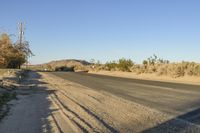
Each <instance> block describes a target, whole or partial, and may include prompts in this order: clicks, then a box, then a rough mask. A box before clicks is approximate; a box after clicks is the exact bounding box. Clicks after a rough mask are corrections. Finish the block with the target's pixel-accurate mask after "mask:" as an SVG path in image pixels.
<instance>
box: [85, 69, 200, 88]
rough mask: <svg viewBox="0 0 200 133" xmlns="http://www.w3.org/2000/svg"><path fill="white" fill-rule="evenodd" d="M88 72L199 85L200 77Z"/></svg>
mask: <svg viewBox="0 0 200 133" xmlns="http://www.w3.org/2000/svg"><path fill="white" fill-rule="evenodd" d="M89 73H93V74H100V75H108V76H116V77H124V78H134V79H144V80H155V81H163V82H175V83H187V84H197V85H200V77H195V76H184V77H179V78H171V77H169V76H157V75H156V74H135V73H131V72H119V71H89Z"/></svg>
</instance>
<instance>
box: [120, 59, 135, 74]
mask: <svg viewBox="0 0 200 133" xmlns="http://www.w3.org/2000/svg"><path fill="white" fill-rule="evenodd" d="M132 66H133V61H132V60H130V59H124V58H122V59H119V63H118V69H119V70H120V71H123V72H130V71H131V70H130V68H131V67H132Z"/></svg>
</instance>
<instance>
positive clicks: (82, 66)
mask: <svg viewBox="0 0 200 133" xmlns="http://www.w3.org/2000/svg"><path fill="white" fill-rule="evenodd" d="M89 65H91V63H89V62H87V61H85V60H76V59H66V60H56V61H51V62H49V63H45V64H40V65H37V66H38V67H40V68H42V69H55V68H56V67H62V66H67V67H75V70H87V68H88V66H89Z"/></svg>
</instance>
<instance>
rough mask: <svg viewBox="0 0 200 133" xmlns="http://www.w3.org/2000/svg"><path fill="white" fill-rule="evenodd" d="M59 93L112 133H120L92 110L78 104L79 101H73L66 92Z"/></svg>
mask: <svg viewBox="0 0 200 133" xmlns="http://www.w3.org/2000/svg"><path fill="white" fill-rule="evenodd" d="M59 93H61V94H62V95H64V96H65V97H66V98H68V99H70V100H71V101H72V102H74V103H75V104H76V105H78V106H79V107H80V108H82V109H83V110H84V111H85V112H87V113H88V115H90V116H92V117H93V118H94V119H96V120H97V121H98V122H99V123H101V124H102V125H103V126H105V127H106V128H107V129H108V130H109V131H110V132H114V133H118V132H119V131H117V130H116V129H115V128H113V127H112V126H110V125H109V124H107V123H106V122H105V121H104V120H103V119H101V118H100V117H98V116H97V115H95V114H94V113H93V112H92V111H91V110H89V109H87V108H86V107H85V106H83V105H81V104H80V103H78V102H77V101H75V100H74V99H72V98H71V97H70V96H68V95H66V93H65V92H62V91H59Z"/></svg>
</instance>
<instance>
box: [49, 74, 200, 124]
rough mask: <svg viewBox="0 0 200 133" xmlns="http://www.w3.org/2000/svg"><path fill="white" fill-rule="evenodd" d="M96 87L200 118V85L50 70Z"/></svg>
mask: <svg viewBox="0 0 200 133" xmlns="http://www.w3.org/2000/svg"><path fill="white" fill-rule="evenodd" d="M51 74H53V75H56V76H58V77H61V78H63V79H66V80H69V81H73V82H76V83H79V84H81V85H83V86H86V87H88V88H91V89H94V90H97V91H106V92H109V93H112V94H114V95H116V96H118V97H121V98H124V99H127V100H131V101H134V102H136V103H139V104H142V105H145V106H148V107H151V108H154V109H157V110H159V111H162V112H164V113H168V114H171V115H173V116H176V117H178V116H179V117H181V118H184V117H185V116H187V118H185V119H189V118H191V117H193V119H192V120H194V119H195V120H196V119H198V120H199V119H200V111H199V108H200V86H198V85H189V84H180V83H169V82H159V81H148V80H139V79H128V78H118V77H112V76H104V75H95V74H88V73H70V72H69V73H68V72H53V73H51Z"/></svg>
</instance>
